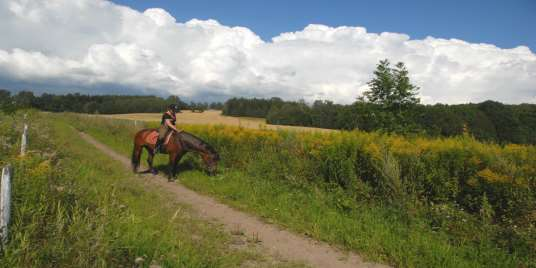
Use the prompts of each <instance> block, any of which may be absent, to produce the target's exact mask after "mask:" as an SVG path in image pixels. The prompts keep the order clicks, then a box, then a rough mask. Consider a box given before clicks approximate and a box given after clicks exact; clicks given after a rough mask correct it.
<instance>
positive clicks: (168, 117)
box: [155, 104, 182, 153]
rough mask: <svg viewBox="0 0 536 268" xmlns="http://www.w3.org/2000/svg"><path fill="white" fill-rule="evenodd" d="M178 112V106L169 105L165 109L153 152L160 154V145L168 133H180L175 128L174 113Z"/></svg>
mask: <svg viewBox="0 0 536 268" xmlns="http://www.w3.org/2000/svg"><path fill="white" fill-rule="evenodd" d="M177 111H179V106H177V105H176V104H170V105H168V107H167V111H166V112H165V113H164V115H162V121H161V122H160V128H158V140H157V141H156V146H155V152H157V153H159V152H162V147H163V146H162V145H163V144H162V143H163V142H164V139H165V138H166V137H167V135H168V133H169V132H170V131H176V132H177V133H180V132H181V131H182V130H181V129H177V128H176V127H175V122H176V121H177V117H176V113H177Z"/></svg>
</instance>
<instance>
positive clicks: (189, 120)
mask: <svg viewBox="0 0 536 268" xmlns="http://www.w3.org/2000/svg"><path fill="white" fill-rule="evenodd" d="M101 116H103V117H107V118H115V119H128V120H139V121H146V122H156V121H158V122H159V121H160V119H161V118H162V114H152V113H134V114H113V115H101ZM177 123H178V124H187V125H226V126H235V127H243V128H251V129H270V130H293V131H319V132H329V131H333V130H330V129H323V128H313V127H297V126H280V125H270V124H266V122H265V119H263V118H254V117H233V116H225V115H221V111H216V110H207V111H205V112H202V113H194V112H192V111H188V110H183V111H182V112H181V113H178V114H177Z"/></svg>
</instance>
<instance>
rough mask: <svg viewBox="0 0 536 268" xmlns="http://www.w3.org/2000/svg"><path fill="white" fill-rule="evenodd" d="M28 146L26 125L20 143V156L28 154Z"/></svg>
mask: <svg viewBox="0 0 536 268" xmlns="http://www.w3.org/2000/svg"><path fill="white" fill-rule="evenodd" d="M27 146H28V124H24V131H23V132H22V140H21V143H20V155H21V156H24V155H25V154H26V147H27Z"/></svg>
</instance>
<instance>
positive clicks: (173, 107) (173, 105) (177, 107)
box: [168, 104, 179, 113]
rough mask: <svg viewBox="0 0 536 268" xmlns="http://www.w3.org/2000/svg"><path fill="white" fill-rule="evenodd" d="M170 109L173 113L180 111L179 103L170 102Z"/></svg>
mask: <svg viewBox="0 0 536 268" xmlns="http://www.w3.org/2000/svg"><path fill="white" fill-rule="evenodd" d="M168 110H170V111H171V112H173V113H176V112H178V111H179V105H177V104H170V105H168Z"/></svg>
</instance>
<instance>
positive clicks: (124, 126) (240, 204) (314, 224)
mask: <svg viewBox="0 0 536 268" xmlns="http://www.w3.org/2000/svg"><path fill="white" fill-rule="evenodd" d="M67 117H68V118H70V122H71V123H72V124H73V125H75V126H76V127H77V128H79V129H81V130H83V131H85V132H87V133H89V134H91V135H92V136H94V137H95V138H97V139H98V140H100V141H101V142H103V143H105V144H107V145H109V146H110V147H112V148H113V149H115V150H117V151H118V152H120V153H122V154H124V155H129V154H130V150H131V146H132V144H131V142H132V136H133V133H134V128H133V126H132V123H130V122H128V121H110V120H109V119H106V120H104V119H90V120H81V119H80V118H79V117H76V116H73V115H68V116H67ZM224 146H225V145H224ZM228 146H233V144H229V145H228ZM219 149H222V150H224V149H225V148H219ZM183 161H184V162H185V163H186V164H187V165H189V166H193V167H197V166H198V164H199V161H198V159H197V158H196V157H193V156H190V157H187V158H186V159H185V160H183ZM223 162H225V159H224V161H223ZM156 163H157V165H159V164H164V163H166V158H165V157H163V156H159V157H158V158H157V159H156ZM266 164H268V165H269V162H266V163H258V165H266ZM282 165H283V166H284V164H282ZM265 170H266V168H265V167H260V168H259V167H257V166H250V167H247V168H245V169H240V168H234V167H232V166H231V165H229V166H225V167H224V169H223V170H222V171H221V172H220V174H219V175H218V176H216V177H208V176H206V175H205V174H204V173H203V172H201V171H199V170H197V169H195V168H194V169H193V170H186V171H184V172H182V173H181V174H180V180H181V182H182V183H183V184H185V185H186V186H188V187H189V188H192V189H194V190H196V191H199V192H203V193H206V194H209V195H212V196H215V197H216V198H218V199H219V200H221V201H222V202H224V203H227V204H230V205H232V206H234V207H237V208H239V209H241V210H244V211H247V212H251V213H254V214H257V215H259V216H261V217H263V218H264V219H265V221H267V222H274V223H276V224H279V225H281V226H284V227H286V228H289V229H291V230H294V231H296V232H298V233H303V234H305V235H307V236H310V237H313V238H315V239H318V240H323V241H327V242H329V243H331V244H333V245H336V246H339V247H342V248H345V249H348V250H354V251H357V252H358V253H360V254H362V255H364V256H365V257H366V258H368V259H369V260H374V261H379V262H385V263H388V264H392V265H395V266H400V267H516V266H520V265H521V266H523V265H525V266H529V267H536V262H535V260H534V259H532V258H530V257H529V256H525V255H518V254H516V253H515V251H514V252H508V251H507V250H505V249H502V248H500V247H499V245H496V244H495V243H494V242H493V241H492V239H491V238H489V237H488V236H487V235H488V231H486V229H485V228H486V227H485V226H484V227H483V226H480V225H479V222H478V221H475V220H473V219H472V218H471V217H470V215H468V214H467V213H465V212H456V213H457V214H453V215H454V216H453V217H452V218H451V219H450V220H449V221H451V222H447V223H446V225H447V226H449V227H448V228H453V229H454V230H452V231H449V232H447V231H444V230H441V229H439V230H437V229H433V228H432V227H431V221H430V220H429V219H427V218H426V215H427V214H426V213H423V212H422V211H420V210H417V211H413V210H412V208H411V207H409V208H408V207H404V206H403V205H401V206H397V205H393V204H388V203H387V202H381V200H378V199H370V200H369V201H359V202H356V200H355V199H354V198H352V197H349V195H348V194H347V193H346V192H345V191H344V190H342V189H341V188H340V187H338V186H333V185H331V184H328V185H325V184H318V183H303V182H299V183H296V182H293V181H292V179H291V178H289V179H286V180H281V179H275V178H273V177H272V176H269V175H266V176H265V175H263V173H262V171H265ZM311 181H313V180H311ZM358 200H359V199H358ZM446 211H448V209H447V210H446ZM445 213H447V212H445ZM448 213H450V212H448ZM453 213H454V212H453ZM449 215H450V214H449ZM460 215H461V216H460ZM446 218H449V216H447V217H446ZM467 219H468V220H467ZM466 221H467V222H466ZM458 231H459V232H461V234H460V235H455V234H453V233H454V232H458ZM469 236H474V237H469ZM475 237H476V238H475Z"/></svg>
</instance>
